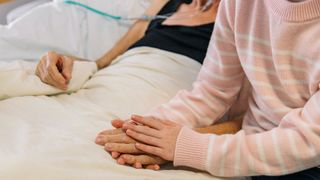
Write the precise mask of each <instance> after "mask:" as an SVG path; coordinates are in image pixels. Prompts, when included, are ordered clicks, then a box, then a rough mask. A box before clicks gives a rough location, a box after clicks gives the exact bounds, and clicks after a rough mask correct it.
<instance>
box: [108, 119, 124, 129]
mask: <svg viewBox="0 0 320 180" xmlns="http://www.w3.org/2000/svg"><path fill="white" fill-rule="evenodd" d="M111 124H112V126H113V127H115V128H122V125H123V124H124V121H123V120H121V119H115V120H113V121H111Z"/></svg>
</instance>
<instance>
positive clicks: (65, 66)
mask: <svg viewBox="0 0 320 180" xmlns="http://www.w3.org/2000/svg"><path fill="white" fill-rule="evenodd" d="M62 62H63V63H62V75H63V77H64V79H65V80H66V83H67V84H68V83H69V81H70V79H71V78H72V69H73V62H74V61H73V59H71V58H69V57H67V56H63V57H62Z"/></svg>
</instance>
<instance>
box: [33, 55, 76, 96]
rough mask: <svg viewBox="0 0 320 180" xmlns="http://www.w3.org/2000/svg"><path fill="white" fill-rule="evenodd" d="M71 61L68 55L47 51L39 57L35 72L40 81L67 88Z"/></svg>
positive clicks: (71, 65) (71, 66)
mask: <svg viewBox="0 0 320 180" xmlns="http://www.w3.org/2000/svg"><path fill="white" fill-rule="evenodd" d="M73 63H74V60H73V59H72V58H70V57H67V56H62V55H59V54H57V53H55V52H48V53H46V54H45V55H44V56H43V57H42V58H41V60H40V62H39V64H38V65H37V68H36V72H35V73H36V75H37V76H38V77H39V78H40V79H41V81H42V82H44V83H46V84H49V85H52V86H54V87H57V88H59V89H62V90H67V88H68V83H69V81H70V80H71V73H72V68H73Z"/></svg>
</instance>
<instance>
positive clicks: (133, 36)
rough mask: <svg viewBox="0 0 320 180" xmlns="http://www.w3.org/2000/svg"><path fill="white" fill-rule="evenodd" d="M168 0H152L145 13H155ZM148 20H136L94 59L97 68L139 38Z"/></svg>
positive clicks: (103, 65)
mask: <svg viewBox="0 0 320 180" xmlns="http://www.w3.org/2000/svg"><path fill="white" fill-rule="evenodd" d="M167 1H168V0H153V1H152V4H151V5H150V7H149V8H148V9H147V10H146V12H145V15H150V16H153V15H156V14H157V13H158V12H159V11H160V9H161V8H162V7H163V6H164V5H165V4H166V2H167ZM149 24H150V22H149V21H137V22H135V23H134V25H133V26H132V27H131V28H130V29H129V30H128V32H127V33H126V34H125V35H124V36H123V37H122V38H121V39H120V40H119V41H118V42H117V43H116V44H115V46H113V48H112V49H111V50H110V51H108V52H107V53H106V54H105V55H104V56H103V57H101V58H100V59H98V60H97V61H96V63H97V67H98V69H102V68H104V67H106V66H108V65H109V64H110V63H111V62H112V60H114V59H115V58H116V57H117V56H119V55H121V54H123V53H124V52H125V51H126V50H127V49H128V48H129V47H130V46H131V45H133V44H134V43H135V42H137V41H138V40H140V39H141V38H142V37H143V36H144V34H145V31H146V30H147V28H148V26H149Z"/></svg>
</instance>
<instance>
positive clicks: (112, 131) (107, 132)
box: [98, 129, 124, 136]
mask: <svg viewBox="0 0 320 180" xmlns="http://www.w3.org/2000/svg"><path fill="white" fill-rule="evenodd" d="M121 133H124V131H123V130H122V129H108V130H104V131H102V132H100V133H99V134H98V136H99V135H115V134H121Z"/></svg>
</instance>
